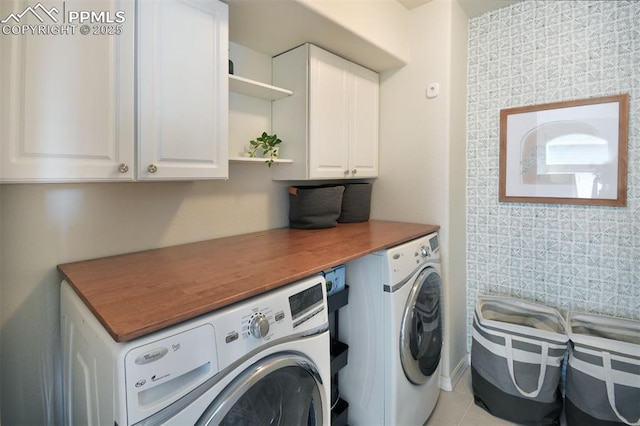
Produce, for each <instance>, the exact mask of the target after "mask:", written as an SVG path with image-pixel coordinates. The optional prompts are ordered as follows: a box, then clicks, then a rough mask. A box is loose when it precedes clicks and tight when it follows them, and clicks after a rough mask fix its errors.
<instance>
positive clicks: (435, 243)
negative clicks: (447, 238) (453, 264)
mask: <svg viewBox="0 0 640 426" xmlns="http://www.w3.org/2000/svg"><path fill="white" fill-rule="evenodd" d="M429 245H431V251H432V252H433V251H435V250H436V249H437V248H438V236H437V235H436V236H435V237H433V238H432V239H430V240H429Z"/></svg>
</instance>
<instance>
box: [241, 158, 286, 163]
mask: <svg viewBox="0 0 640 426" xmlns="http://www.w3.org/2000/svg"><path fill="white" fill-rule="evenodd" d="M265 161H267V159H266V158H256V157H229V162H230V163H264V162H265ZM273 163H274V164H275V163H279V164H289V163H293V160H290V159H288V158H276V159H274V160H273Z"/></svg>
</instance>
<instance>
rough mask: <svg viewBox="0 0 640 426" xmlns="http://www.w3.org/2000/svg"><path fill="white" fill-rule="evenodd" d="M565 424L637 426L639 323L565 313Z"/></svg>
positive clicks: (639, 413) (639, 404)
mask: <svg viewBox="0 0 640 426" xmlns="http://www.w3.org/2000/svg"><path fill="white" fill-rule="evenodd" d="M567 328H568V331H569V338H570V339H571V349H570V351H569V361H568V362H567V382H566V388H565V390H566V397H565V414H566V418H567V424H568V425H570V426H583V425H593V426H596V425H597V426H609V425H625V424H626V425H634V426H637V425H640V321H633V320H629V319H623V318H614V317H607V316H602V315H594V314H587V313H578V312H569V314H568V315H567Z"/></svg>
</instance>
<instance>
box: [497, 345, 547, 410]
mask: <svg viewBox="0 0 640 426" xmlns="http://www.w3.org/2000/svg"><path fill="white" fill-rule="evenodd" d="M504 341H505V346H506V349H507V351H506V352H507V354H506V355H507V367H508V368H509V375H510V376H511V381H513V385H514V386H515V387H516V389H517V390H518V392H520V393H521V394H522V396H526V397H529V398H535V397H537V396H538V394H539V393H540V391H541V390H542V385H543V384H544V376H545V375H546V373H547V357H548V355H549V343H548V342H540V348H541V353H540V374H539V375H538V388H537V389H536V390H534V391H532V392H525V391H524V390H522V389H521V388H520V386H518V383H516V376H515V372H514V369H513V345H512V343H511V336H509V335H506V336H504Z"/></svg>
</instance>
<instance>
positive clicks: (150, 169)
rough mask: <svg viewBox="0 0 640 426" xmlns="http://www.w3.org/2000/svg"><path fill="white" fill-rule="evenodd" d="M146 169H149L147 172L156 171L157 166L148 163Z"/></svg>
mask: <svg viewBox="0 0 640 426" xmlns="http://www.w3.org/2000/svg"><path fill="white" fill-rule="evenodd" d="M147 170H148V171H149V173H155V172H157V171H158V166H156V165H155V164H149V167H147Z"/></svg>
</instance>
